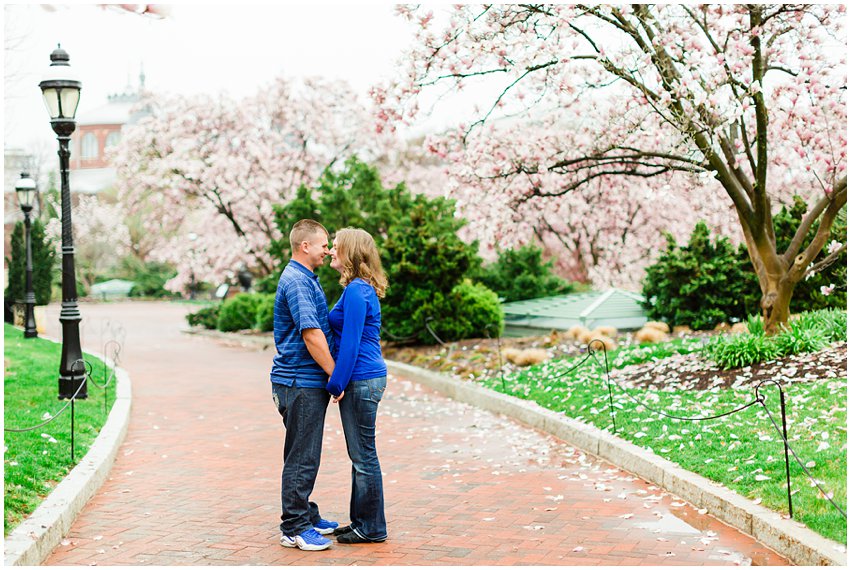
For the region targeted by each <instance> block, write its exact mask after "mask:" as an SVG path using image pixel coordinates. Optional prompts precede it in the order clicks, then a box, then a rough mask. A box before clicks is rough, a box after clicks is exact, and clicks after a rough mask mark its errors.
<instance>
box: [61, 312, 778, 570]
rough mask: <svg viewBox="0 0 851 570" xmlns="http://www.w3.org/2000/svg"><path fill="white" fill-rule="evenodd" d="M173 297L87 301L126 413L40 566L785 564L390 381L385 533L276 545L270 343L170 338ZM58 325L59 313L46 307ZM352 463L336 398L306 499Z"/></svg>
mask: <svg viewBox="0 0 851 570" xmlns="http://www.w3.org/2000/svg"><path fill="white" fill-rule="evenodd" d="M191 308H192V307H189V306H182V305H175V304H151V303H110V304H97V305H86V304H84V305H83V306H82V312H83V315H84V317H85V320H84V322H83V327H82V335H83V343H84V346H85V347H86V348H89V349H91V350H99V344H100V343H101V342H103V340H106V337H107V336H108V335H107V334H106V333H105V332H103V331H105V330H106V321H107V320H109V321H110V325H111V326H114V325H115V324H116V323H122V324H123V326H124V328H125V329H126V331H127V339H126V342H125V347H124V351H123V354H122V361H121V362H122V365H123V366H124V368H126V369H127V370H128V371H129V373H130V375H131V377H132V381H133V411H132V416H131V421H130V429H129V432H128V436H127V439H126V441H125V443H124V444H123V445H122V447H121V448H120V450H119V453H118V458H117V460H116V462H115V466H114V467H113V469H112V473H111V477H110V479H109V480H108V481H107V482H106V483H105V484H104V486H103V487H102V488H101V490H100V491H99V492H98V493H97V494H96V495H95V497H94V498H93V499H92V500H91V501H90V502H89V504H88V505H87V506H86V507H85V509H84V510H83V512H82V513H81V514H80V516H79V517H78V518H77V520H76V522H75V523H74V525H73V527H72V529H71V531H70V533H69V536H68V537H67V539H66V540H64V541H63V543H62V545H61V546H59V547H58V548H57V549H56V550H55V551H54V552H53V554H52V555H51V556H50V557H49V558H48V559H47V561H46V564H49V565H78V564H79V565H92V564H97V565H179V564H180V565H242V564H264V565H268V564H275V565H287V564H296V565H326V564H327V565H351V564H358V565H503V564H507V565H512V564H521V565H532V564H550V565H657V564H665V565H736V564H749V563H754V564H760V565H764V564H784V563H786V561H785V560H784V559H783V558H781V557H779V556H777V555H776V554H775V553H773V552H772V551H770V550H768V549H767V548H765V547H763V546H762V545H760V544H758V543H756V542H755V541H754V540H753V539H751V538H750V537H748V536H746V535H743V534H741V533H740V532H738V531H736V530H734V529H732V528H730V527H728V526H726V525H724V524H722V523H720V522H718V521H717V520H715V519H713V518H711V517H709V516H707V515H702V514H700V513H699V512H698V511H696V510H695V509H694V508H693V507H691V506H690V505H685V504H683V503H682V502H680V501H678V500H677V499H676V498H675V497H672V496H670V495H668V494H666V493H664V492H662V491H661V490H659V489H658V488H656V487H654V486H652V485H650V484H648V483H647V482H645V481H642V480H640V479H637V478H636V477H633V476H632V475H630V474H629V473H626V472H624V471H621V470H619V469H617V468H615V467H613V466H611V465H609V464H606V463H603V462H600V461H598V460H597V459H596V458H593V457H588V456H585V455H584V454H583V453H581V452H580V451H577V450H574V449H572V448H570V447H569V446H568V445H566V444H564V443H563V442H561V441H559V440H556V439H554V438H552V437H549V436H546V435H543V434H541V433H539V432H536V431H534V430H531V429H528V428H526V427H523V426H521V425H520V424H517V423H516V422H514V421H512V420H510V419H507V418H504V417H499V416H494V415H493V414H490V413H487V412H483V411H480V410H478V409H476V408H472V407H470V406H467V405H462V404H459V403H457V402H453V401H451V400H448V399H446V398H444V397H442V396H440V395H438V394H436V393H434V392H432V391H430V390H428V389H425V388H422V387H421V386H419V385H417V384H414V383H412V382H410V381H408V380H406V379H405V378H401V377H391V379H390V382H389V386H388V389H387V395H386V398H385V400H384V401H383V402H382V404H381V407H380V408H379V414H380V417H379V430H380V433H379V435H378V445H379V456H380V458H381V460H382V468H383V471H384V473H385V480H384V481H385V495H386V497H385V498H386V508H387V517H388V525H389V529H388V530H389V535H390V539H389V540H388V541H387V542H385V543H383V544H378V545H356V546H346V545H339V544H336V543H335V544H334V546H332V548H331V549H330V550H327V551H324V552H302V551H299V550H295V549H288V548H282V547H280V546H279V545H278V530H277V525H278V516H279V514H280V512H279V509H280V502H279V486H280V468H281V448H282V440H283V438H282V427H281V423H280V418H279V417H278V414H277V412H276V411H275V408H274V405H273V404H272V398H271V390H270V388H269V380H268V369H269V366H270V362H271V357H272V352H271V351H263V352H261V351H252V350H250V349H244V348H235V347H228V346H223V345H221V344H217V343H216V342H214V341H212V340H210V339H205V338H198V337H193V336H190V335H185V334H181V333H180V332H179V330H178V329H179V328H181V327H183V326H184V321H183V314H184V313H186V312H187V311H189V310H191ZM48 313H49V319H50V321H51V323H52V324H51V325H50V326H51V327H52V330H50V331H49V332H50V333H52V334H54V335H57V336H58V325H57V324H56V317H57V316H58V310H57V309H56V308H55V307H53V308H52V311H48ZM349 469H350V466H349V463H348V458H347V457H346V452H345V445H344V441H343V436H342V432H341V428H340V418H339V414H338V412H337V409H336V407H335V406H331V407H330V409H329V414H328V417H327V420H326V428H325V445H324V449H323V460H322V468H321V470H320V473H319V479H318V481H317V486H316V491H315V492H314V495H313V498H314V499H315V500H316V501H317V502H318V503H319V505H320V507H321V508H322V512H323V514H324V515H325V516H326V517H327V518H334V519H337V520H340V521H341V522H347V519H346V516H347V509H348V500H349V492H348V486H349Z"/></svg>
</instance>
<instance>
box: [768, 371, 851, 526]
mask: <svg viewBox="0 0 851 570" xmlns="http://www.w3.org/2000/svg"><path fill="white" fill-rule="evenodd" d="M768 382H771V383H773V384H775V385H776V386H777V388H778V389H779V390H780V393H781V394H782V393H783V389H782V387H781V386H780V383H779V382H777V380H771V379H769V380H763V381H762V382H760V383H759V385H758V386H757V387H756V388H755V390H756V391H757V394H759V389H760V388H761V387H762V385H763V384H766V383H768ZM759 395H760V396H762V395H761V394H759ZM781 402H782V400H781ZM759 404H760V405H761V406H762V409H764V410H765V413H766V414H767V415H768V419H769V420H771V425H773V426H774V429H775V430H777V433H778V435H780V437H781V438H783V445H784V446H785V447H786V453H787V456H786V457H787V463H786V469H787V471H786V475H787V477H788V476H789V472H788V469H789V467H788V466H789V464H788V454H789V453H790V452H791V453H792V457H794V458H795V461H796V462H797V463H798V465H800V466H801V469H802V470H803V471H804V473H805V474H806V475H807V477H809V478H810V481H812V482H813V485H815V486H816V487H817V488H818V490H819V491H820V492H821V494H822V495H824V497H825V498H826V499H827V500H828V501H830V504H831V505H833V506H834V508H836V510H837V511H839V512H840V513H841V514H842V516H843V517H846V518H848V515H847V514H845V511H844V510H843V509H842V507H840V506H839V505H837V504H836V503H835V502H834V501H833V493H828V492H827V491H825V490H824V489H823V488H822V487H821V485H819V482H818V479H816V478H815V477H813V474H812V473H810V470H809V469H807V466H806V465H804V462H803V461H801V458H800V457H798V454H797V453H795V450H794V449H793V448H792V446H791V445H790V444H789V440H788V438H787V435H786V433H785V432H786V421H785V419H784V420H783V429H782V430H781V429H780V427H779V426H778V425H777V422H776V421H775V420H774V417H773V416H772V415H771V411H769V409H768V407H767V406H766V405H765V396H762V397H761V399H760V400H759ZM789 516H790V517H791V516H792V507H791V495H790V503H789Z"/></svg>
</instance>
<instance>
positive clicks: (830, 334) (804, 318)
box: [788, 309, 848, 342]
mask: <svg viewBox="0 0 851 570" xmlns="http://www.w3.org/2000/svg"><path fill="white" fill-rule="evenodd" d="M788 326H789V328H793V329H797V328H806V329H815V328H818V329H822V330H823V331H824V332H825V334H826V336H827V338H828V342H836V341H839V340H848V312H847V311H846V310H844V309H822V310H819V311H808V312H806V313H801V314H800V315H797V316H796V317H795V318H793V319H792V320H791V321H789V324H788Z"/></svg>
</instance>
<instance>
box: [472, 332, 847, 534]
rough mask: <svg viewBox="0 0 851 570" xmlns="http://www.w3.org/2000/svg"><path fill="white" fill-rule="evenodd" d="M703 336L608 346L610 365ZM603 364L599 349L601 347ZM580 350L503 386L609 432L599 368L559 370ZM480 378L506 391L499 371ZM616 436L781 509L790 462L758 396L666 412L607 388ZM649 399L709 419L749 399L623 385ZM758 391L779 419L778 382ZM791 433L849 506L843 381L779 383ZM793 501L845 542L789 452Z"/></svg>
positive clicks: (667, 352) (738, 393) (837, 517)
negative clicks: (730, 412)
mask: <svg viewBox="0 0 851 570" xmlns="http://www.w3.org/2000/svg"><path fill="white" fill-rule="evenodd" d="M699 346H700V344H699V342H695V341H686V342H683V341H679V340H678V341H673V342H670V343H665V344H661V345H655V346H652V347H644V348H641V347H626V348H622V349H618V350H616V351H613V352H611V353H609V361H610V363H611V367H612V369H617V368H622V367H624V366H627V365H629V364H638V363H642V362H647V361H650V360H653V359H656V360H661V359H663V358H666V357H668V356H671V355H672V354H674V353H677V352H679V353H688V352H693V351H696V350H698V349H699ZM598 356H599V358H600V361H601V362H602V359H603V355H602V353H598ZM579 360H580V358H579V357H576V358H570V359H564V360H559V361H551V362H547V363H543V364H540V365H537V366H533V367H531V368H529V369H526V370H523V371H521V372H517V373H514V374H509V375H506V377H505V382H506V390H505V392H506V393H508V394H511V395H513V396H518V397H522V398H526V399H528V400H533V401H535V402H537V403H538V404H540V405H542V406H544V407H546V408H549V409H551V410H555V411H558V412H564V413H565V414H566V415H567V416H570V417H572V418H576V419H578V420H581V421H584V422H586V423H589V424H593V425H594V426H596V427H598V428H601V429H604V430H606V431H611V430H612V419H611V415H610V411H609V393H608V390H607V388H606V381H605V375H604V374H603V371H602V368H601V367H600V366H598V365H597V364H596V363H594V361H593V359H592V360H589V362H587V363H586V364H585V365H583V366H581V367H579V368H578V369H577V370H575V371H573V372H571V373H569V374H567V375H565V376H562V377H559V378H555V376H558V375H560V374H561V373H563V372H564V371H565V370H567V369H568V368H570V367H571V366H572V365H574V364H576V363H578V362H579ZM484 383H485V385H487V386H488V387H490V388H491V389H493V390H497V391H500V392H502V391H503V388H502V382H501V380H500V379H499V378H498V377H496V378H494V377H490V378H488V379H486V380H484ZM613 390H614V405H615V409H616V410H615V420H616V422H617V428H618V429H617V435H618V436H619V437H621V438H623V439H626V440H628V441H630V442H632V443H634V444H636V445H639V446H641V447H644V448H645V449H648V450H650V451H652V452H654V453H655V454H657V455H659V456H661V457H664V458H666V459H669V460H671V461H673V462H674V463H677V464H679V465H680V466H681V467H683V468H685V469H688V470H689V471H692V472H694V473H698V474H700V475H702V476H704V477H706V478H708V479H711V480H712V481H717V482H719V483H722V484H724V485H725V486H727V487H729V488H730V489H732V490H734V491H736V492H737V493H739V494H741V495H744V496H745V497H748V498H750V499H753V500H755V501H760V502H761V504H762V505H763V506H766V507H768V508H770V509H773V510H775V511H778V512H781V513H784V514H786V513H787V497H786V468H785V462H784V449H783V440H782V438H781V437H780V436H779V434H778V433H777V431H776V430H775V428H774V427H773V426H772V424H771V421H770V420H769V419H768V415H767V414H766V412H765V410H764V409H763V408H762V407H761V406H759V405H758V404H757V405H755V406H751V407H749V408H747V409H746V410H743V411H741V412H738V413H736V414H734V415H731V416H727V417H725V418H720V419H717V420H710V421H700V422H693V421H683V420H674V419H669V418H665V417H663V416H660V415H658V414H656V413H653V412H651V411H650V410H648V409H647V408H646V407H644V406H641V405H639V404H637V403H635V402H634V401H633V400H632V399H630V398H629V397H628V396H626V395H625V393H624V391H622V390H620V389H618V388H613ZM627 391H628V392H629V394H631V395H632V396H633V397H634V398H635V399H637V400H638V401H640V402H642V403H646V404H647V406H650V407H653V408H656V409H659V410H662V411H665V412H666V413H669V414H671V415H678V416H684V417H705V416H709V415H715V414H718V413H721V412H723V411H726V410H731V409H734V408H736V407H738V406H741V405H743V404H746V403H748V402H750V401H751V400H752V399H753V397H754V392H753V389H752V388H750V387H745V388H740V389H733V388H718V387H716V388H713V389H710V390H706V391H696V390H691V391H686V390H670V391H668V390H667V389H666V390H665V391H660V390H655V389H650V390H648V389H646V388H635V389H629V390H627ZM763 393H764V394H765V395H766V396H767V400H766V405H767V406H768V409H769V411H770V412H771V414H772V416H773V417H774V418H775V420H776V421H777V422H778V424H780V417H781V416H780V396H779V393H778V390H777V388H776V387H774V385H767V386H766V388H765V390H764V391H763ZM784 393H785V394H786V414H787V427H788V430H789V433H788V439H789V442H790V444H791V446H792V448H793V449H794V450H795V451H796V452H797V454H798V455H799V457H800V458H801V460H802V461H803V462H804V464H805V465H807V468H808V469H809V470H810V472H811V473H812V474H813V476H814V477H816V478H817V479H818V481H819V484H820V485H821V486H822V488H824V489H825V491H827V492H832V493H833V500H834V501H835V502H836V503H837V504H838V505H840V506H841V507H842V508H843V509H844V510H846V511H847V428H846V426H847V408H846V394H847V379H846V378H819V379H815V380H812V381H808V382H800V383H793V384H790V385H788V386H786V387H784ZM790 461H792V464H791V475H792V492H793V496H792V506H793V511H794V518H795V520H798V521H801V522H803V523H804V524H806V525H807V526H808V527H810V528H811V529H813V530H814V531H816V532H818V533H819V534H821V535H823V536H825V537H828V538H831V539H833V540H836V541H838V542H841V543H845V542H846V541H847V522H846V520H845V518H844V517H843V516H842V515H841V514H840V513H839V512H838V511H837V510H836V509H835V508H834V507H833V506H832V505H831V504H830V503H829V502H828V501H827V500H826V499H825V498H824V497H823V496H821V494H820V492H819V491H818V489H817V488H816V487H814V486H811V483H810V479H809V478H808V477H807V476H806V474H805V473H804V471H803V469H801V467H800V466H799V465H798V464H797V463H796V462H795V461H794V458H792V456H791V454H790Z"/></svg>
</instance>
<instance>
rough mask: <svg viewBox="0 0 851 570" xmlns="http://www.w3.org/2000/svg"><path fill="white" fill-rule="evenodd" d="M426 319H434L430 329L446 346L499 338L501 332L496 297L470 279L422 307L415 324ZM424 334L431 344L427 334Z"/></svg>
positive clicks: (502, 322) (499, 309)
mask: <svg viewBox="0 0 851 570" xmlns="http://www.w3.org/2000/svg"><path fill="white" fill-rule="evenodd" d="M429 317H433V319H432V320H431V321H429V322H428V324H429V326H430V327H431V329H432V330H433V331H434V332H435V334H436V335H437V336H438V337H439V338H440V339H441V340H443V341H445V342H449V341H454V340H460V339H464V338H481V337H485V336H488V335H490V336H496V335H497V334H500V335H501V334H502V331H503V328H504V315H503V313H502V306H501V305H500V303H499V298H498V297H497V295H496V293H494V292H493V291H491V290H490V289H488V288H487V287H485V286H484V285H482V284H481V283H472V282H471V281H470V280H469V279H465V280H464V281H462V282H461V283H460V284H458V285H456V286H455V287H454V288H453V289H452V291H450V292H449V294H448V295H446V296H443V295H440V296H439V297H437V298H436V299H435V302H434V303H429V304H425V305H423V306H422V307H421V308H420V309H419V310H418V311H417V313H416V314H415V315H414V320H422V321H423V322H425V321H426V320H427V319H428V318H429ZM425 334H426V335H428V337H429V339H428V340H430V341H431V342H434V337H432V336H431V334H430V333H428V331H427V330H426V331H425ZM421 336H423V335H421ZM421 340H424V341H425V340H426V339H424V338H421Z"/></svg>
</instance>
